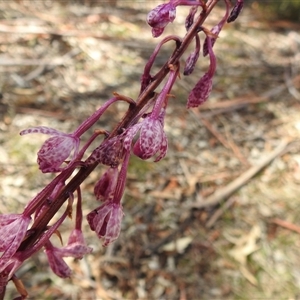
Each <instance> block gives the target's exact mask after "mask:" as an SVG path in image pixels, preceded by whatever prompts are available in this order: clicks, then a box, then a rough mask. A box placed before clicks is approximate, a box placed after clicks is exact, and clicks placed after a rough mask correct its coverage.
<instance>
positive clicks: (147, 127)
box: [133, 118, 163, 159]
mask: <svg viewBox="0 0 300 300" xmlns="http://www.w3.org/2000/svg"><path fill="white" fill-rule="evenodd" d="M162 139H163V127H162V125H161V122H160V120H158V119H152V118H146V119H145V120H144V121H143V125H142V127H141V131H140V137H139V139H138V140H137V142H136V143H135V144H134V146H133V153H134V154H135V155H136V156H138V157H140V158H141V159H148V158H150V157H152V156H154V155H155V154H156V153H157V152H158V150H159V149H160V147H161V143H162Z"/></svg>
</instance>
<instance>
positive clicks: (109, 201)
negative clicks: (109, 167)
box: [87, 151, 130, 246]
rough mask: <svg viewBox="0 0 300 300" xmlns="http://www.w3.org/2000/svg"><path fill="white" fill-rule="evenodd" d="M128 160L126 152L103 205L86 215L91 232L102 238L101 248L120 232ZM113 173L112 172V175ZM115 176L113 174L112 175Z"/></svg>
mask: <svg viewBox="0 0 300 300" xmlns="http://www.w3.org/2000/svg"><path fill="white" fill-rule="evenodd" d="M129 158H130V151H126V152H125V155H124V159H123V162H122V165H121V169H120V171H119V172H118V179H117V183H116V184H113V185H115V187H114V188H113V185H111V186H110V187H109V188H110V189H111V191H110V192H109V193H108V194H106V196H107V198H106V199H104V201H105V202H104V203H103V204H102V205H101V206H100V207H98V208H96V209H95V210H93V211H92V212H90V213H89V214H88V215H87V221H88V223H89V225H90V228H91V230H92V231H95V232H96V234H97V236H98V237H99V238H103V239H104V242H103V246H107V245H108V244H110V243H112V242H113V241H115V240H116V239H117V238H118V236H119V234H120V230H121V221H122V218H123V215H124V214H123V210H122V204H121V199H122V196H123V193H124V189H125V183H126V175H127V168H128V163H129ZM114 172H115V171H113V173H114ZM113 175H114V176H115V174H113ZM113 180H115V179H113Z"/></svg>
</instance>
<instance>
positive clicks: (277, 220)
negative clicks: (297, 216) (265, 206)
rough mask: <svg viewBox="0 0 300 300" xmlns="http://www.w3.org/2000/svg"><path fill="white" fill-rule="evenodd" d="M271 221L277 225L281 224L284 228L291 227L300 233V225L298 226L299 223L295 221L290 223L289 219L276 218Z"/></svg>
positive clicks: (290, 228)
mask: <svg viewBox="0 0 300 300" xmlns="http://www.w3.org/2000/svg"><path fill="white" fill-rule="evenodd" d="M271 222H272V223H274V224H276V225H279V226H281V227H283V228H286V229H289V230H291V231H295V232H297V233H300V226H297V225H295V224H293V223H290V222H288V221H284V220H281V219H278V218H275V219H272V220H271Z"/></svg>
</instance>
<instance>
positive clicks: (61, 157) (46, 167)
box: [38, 136, 79, 173]
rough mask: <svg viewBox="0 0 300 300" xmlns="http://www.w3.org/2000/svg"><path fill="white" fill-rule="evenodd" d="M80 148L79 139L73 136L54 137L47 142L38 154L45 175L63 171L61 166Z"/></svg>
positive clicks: (40, 166)
mask: <svg viewBox="0 0 300 300" xmlns="http://www.w3.org/2000/svg"><path fill="white" fill-rule="evenodd" d="M78 147H79V139H78V138H75V137H72V136H54V137H51V138H49V139H48V140H46V141H45V143H44V144H43V146H42V148H41V149H40V150H39V152H38V164H39V168H40V170H41V171H42V172H43V173H47V172H57V171H61V168H60V166H61V165H62V164H63V162H64V161H65V160H66V159H67V158H68V157H69V155H70V154H71V152H72V150H73V149H74V156H75V155H76V153H77V151H78Z"/></svg>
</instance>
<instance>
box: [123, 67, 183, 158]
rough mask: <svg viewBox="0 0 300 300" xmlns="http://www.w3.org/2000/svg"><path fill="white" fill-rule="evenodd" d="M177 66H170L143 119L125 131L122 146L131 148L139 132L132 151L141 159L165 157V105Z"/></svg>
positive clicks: (176, 73) (166, 144) (128, 149)
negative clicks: (151, 107)
mask: <svg viewBox="0 0 300 300" xmlns="http://www.w3.org/2000/svg"><path fill="white" fill-rule="evenodd" d="M178 71H179V70H178V68H177V67H174V66H171V71H170V76H169V78H168V81H167V82H166V84H165V86H164V87H163V89H162V91H161V92H160V94H159V95H158V97H157V99H156V102H155V104H154V107H153V110H152V112H151V113H150V114H148V115H147V116H146V117H145V118H144V120H143V121H142V122H140V123H137V124H135V125H133V126H132V127H130V128H129V129H128V130H127V131H126V133H125V135H126V136H125V139H124V148H125V149H126V150H127V151H130V149H131V143H132V141H133V139H134V137H135V135H136V134H137V133H138V132H139V133H140V135H139V138H138V140H137V141H136V142H135V144H134V145H133V153H134V154H135V155H136V156H138V157H140V158H141V159H148V158H150V157H153V156H155V155H157V157H156V159H155V162H157V161H159V160H161V159H162V158H163V157H165V155H166V153H167V150H168V140H167V136H166V134H165V132H164V117H165V107H166V106H167V101H168V93H169V92H170V90H171V88H172V86H173V84H174V82H175V80H176V78H177V75H178Z"/></svg>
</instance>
